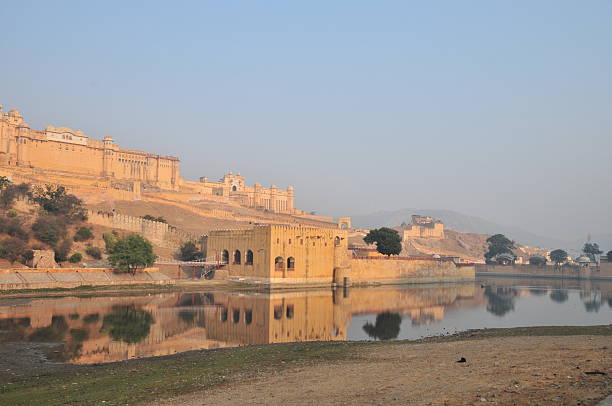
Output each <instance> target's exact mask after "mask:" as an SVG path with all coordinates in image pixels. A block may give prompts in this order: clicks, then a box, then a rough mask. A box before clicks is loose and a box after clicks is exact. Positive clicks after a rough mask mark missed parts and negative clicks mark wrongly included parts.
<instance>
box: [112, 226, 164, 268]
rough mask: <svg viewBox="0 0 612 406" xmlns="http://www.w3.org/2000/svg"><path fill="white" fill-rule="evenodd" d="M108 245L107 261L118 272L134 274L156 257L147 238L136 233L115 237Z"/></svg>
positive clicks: (150, 263) (151, 263) (149, 264)
mask: <svg viewBox="0 0 612 406" xmlns="http://www.w3.org/2000/svg"><path fill="white" fill-rule="evenodd" d="M108 246H109V248H108V249H107V252H108V254H109V255H108V261H109V262H110V264H111V266H112V267H113V268H115V270H116V271H119V272H129V273H131V274H132V275H134V274H135V273H136V271H137V270H139V269H144V268H146V267H150V266H151V265H153V263H154V262H155V259H156V257H155V255H154V254H153V246H152V245H151V243H150V242H149V240H147V239H146V238H144V237H142V236H140V235H137V234H132V235H128V236H127V237H123V238H117V239H116V240H114V241H112V242H111V243H110V244H109V245H108Z"/></svg>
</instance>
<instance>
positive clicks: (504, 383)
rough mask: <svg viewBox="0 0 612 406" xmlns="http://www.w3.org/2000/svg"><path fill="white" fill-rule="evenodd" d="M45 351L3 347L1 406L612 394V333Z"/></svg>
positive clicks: (480, 400)
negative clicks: (81, 362) (82, 359)
mask: <svg viewBox="0 0 612 406" xmlns="http://www.w3.org/2000/svg"><path fill="white" fill-rule="evenodd" d="M44 352H45V348H44V346H42V347H41V346H40V345H36V346H34V345H33V344H28V343H26V344H17V343H15V344H6V345H0V382H2V383H1V384H0V404H7V405H8V404H10V405H38V404H40V405H64V404H79V405H89V404H95V405H101V404H104V405H126V404H141V405H151V404H152V405H158V406H162V405H163V406H169V405H191V406H193V405H213V404H214V405H235V404H259V405H264V404H265V405H280V404H283V405H319V404H325V405H329V404H331V405H345V404H351V405H383V404H384V405H470V404H472V405H475V404H478V405H482V404H495V405H595V404H597V403H598V402H599V401H600V400H601V399H604V398H605V397H606V396H608V395H610V394H612V385H611V384H612V378H611V374H612V326H593V327H534V328H515V329H491V330H478V331H471V332H466V333H461V334H458V335H455V336H450V337H439V338H431V339H426V340H422V341H417V342H414V341H398V342H382V343H381V342H377V343H364V342H355V343H337V342H334V343H330V342H327V343H293V344H275V345H264V346H252V347H239V348H227V349H219V350H209V351H192V352H188V353H182V354H176V355H172V356H166V357H158V358H148V359H136V360H130V361H125V362H119V363H113V364H104V365H89V366H76V365H68V364H57V363H50V362H48V361H45V357H44ZM461 358H465V359H466V362H457V361H458V360H460V359H461Z"/></svg>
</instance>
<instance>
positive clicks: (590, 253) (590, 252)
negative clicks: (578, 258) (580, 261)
mask: <svg viewBox="0 0 612 406" xmlns="http://www.w3.org/2000/svg"><path fill="white" fill-rule="evenodd" d="M582 252H584V253H585V254H586V256H587V257H589V258H591V261H593V262H597V256H596V255H600V254H603V251H602V250H600V249H599V244H597V243H595V242H593V243H590V242H587V243H586V244H584V247H582Z"/></svg>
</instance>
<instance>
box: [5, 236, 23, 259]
mask: <svg viewBox="0 0 612 406" xmlns="http://www.w3.org/2000/svg"><path fill="white" fill-rule="evenodd" d="M26 251H27V248H26V245H25V243H24V242H23V241H22V240H20V239H19V238H15V237H8V238H6V239H4V240H3V241H2V242H1V243H0V258H4V259H8V260H9V261H11V263H13V262H15V261H17V260H22V261H24V259H23V255H24V253H26ZM24 262H25V261H24Z"/></svg>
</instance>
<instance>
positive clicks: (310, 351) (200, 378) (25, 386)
mask: <svg viewBox="0 0 612 406" xmlns="http://www.w3.org/2000/svg"><path fill="white" fill-rule="evenodd" d="M560 335H612V325H608V326H584V327H581V326H578V327H573V326H570V327H528V328H513V329H485V330H473V331H467V332H464V333H460V334H457V335H454V336H450V337H433V338H428V339H425V340H419V341H384V342H375V343H372V342H348V343H345V342H319V343H317V342H314V343H291V344H275V345H263V346H261V345H259V346H248V347H238V348H226V349H219V350H209V351H192V352H187V353H183V354H177V355H172V356H167V357H158V358H147V359H139V360H131V361H126V362H119V363H113V364H104V365H91V366H75V365H66V366H65V367H63V368H55V369H53V370H50V371H47V372H46V375H44V376H38V377H37V376H34V377H29V378H25V379H23V378H22V380H20V381H13V382H10V381H9V380H7V379H6V376H5V379H3V381H2V383H0V404H3V405H4V404H6V405H16V406H17V405H50V406H52V405H90V404H102V403H103V401H104V404H105V405H132V404H138V403H146V402H147V401H151V400H154V399H160V398H168V397H173V396H177V395H181V394H185V393H190V392H195V391H201V390H205V389H209V388H211V387H214V386H218V385H222V384H224V383H228V382H230V381H235V380H238V379H240V380H244V379H249V378H253V377H257V376H258V375H261V374H265V373H269V372H271V371H275V372H278V371H282V370H283V369H285V368H290V367H295V366H297V365H305V364H311V363H314V362H317V363H325V362H339V361H343V362H350V361H351V360H358V359H360V358H361V356H362V355H363V351H367V349H368V348H375V347H380V346H386V345H411V344H415V343H424V342H425V343H427V342H431V343H434V342H442V341H461V340H472V339H490V338H497V337H516V336H560ZM9 382H10V383H9Z"/></svg>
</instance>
